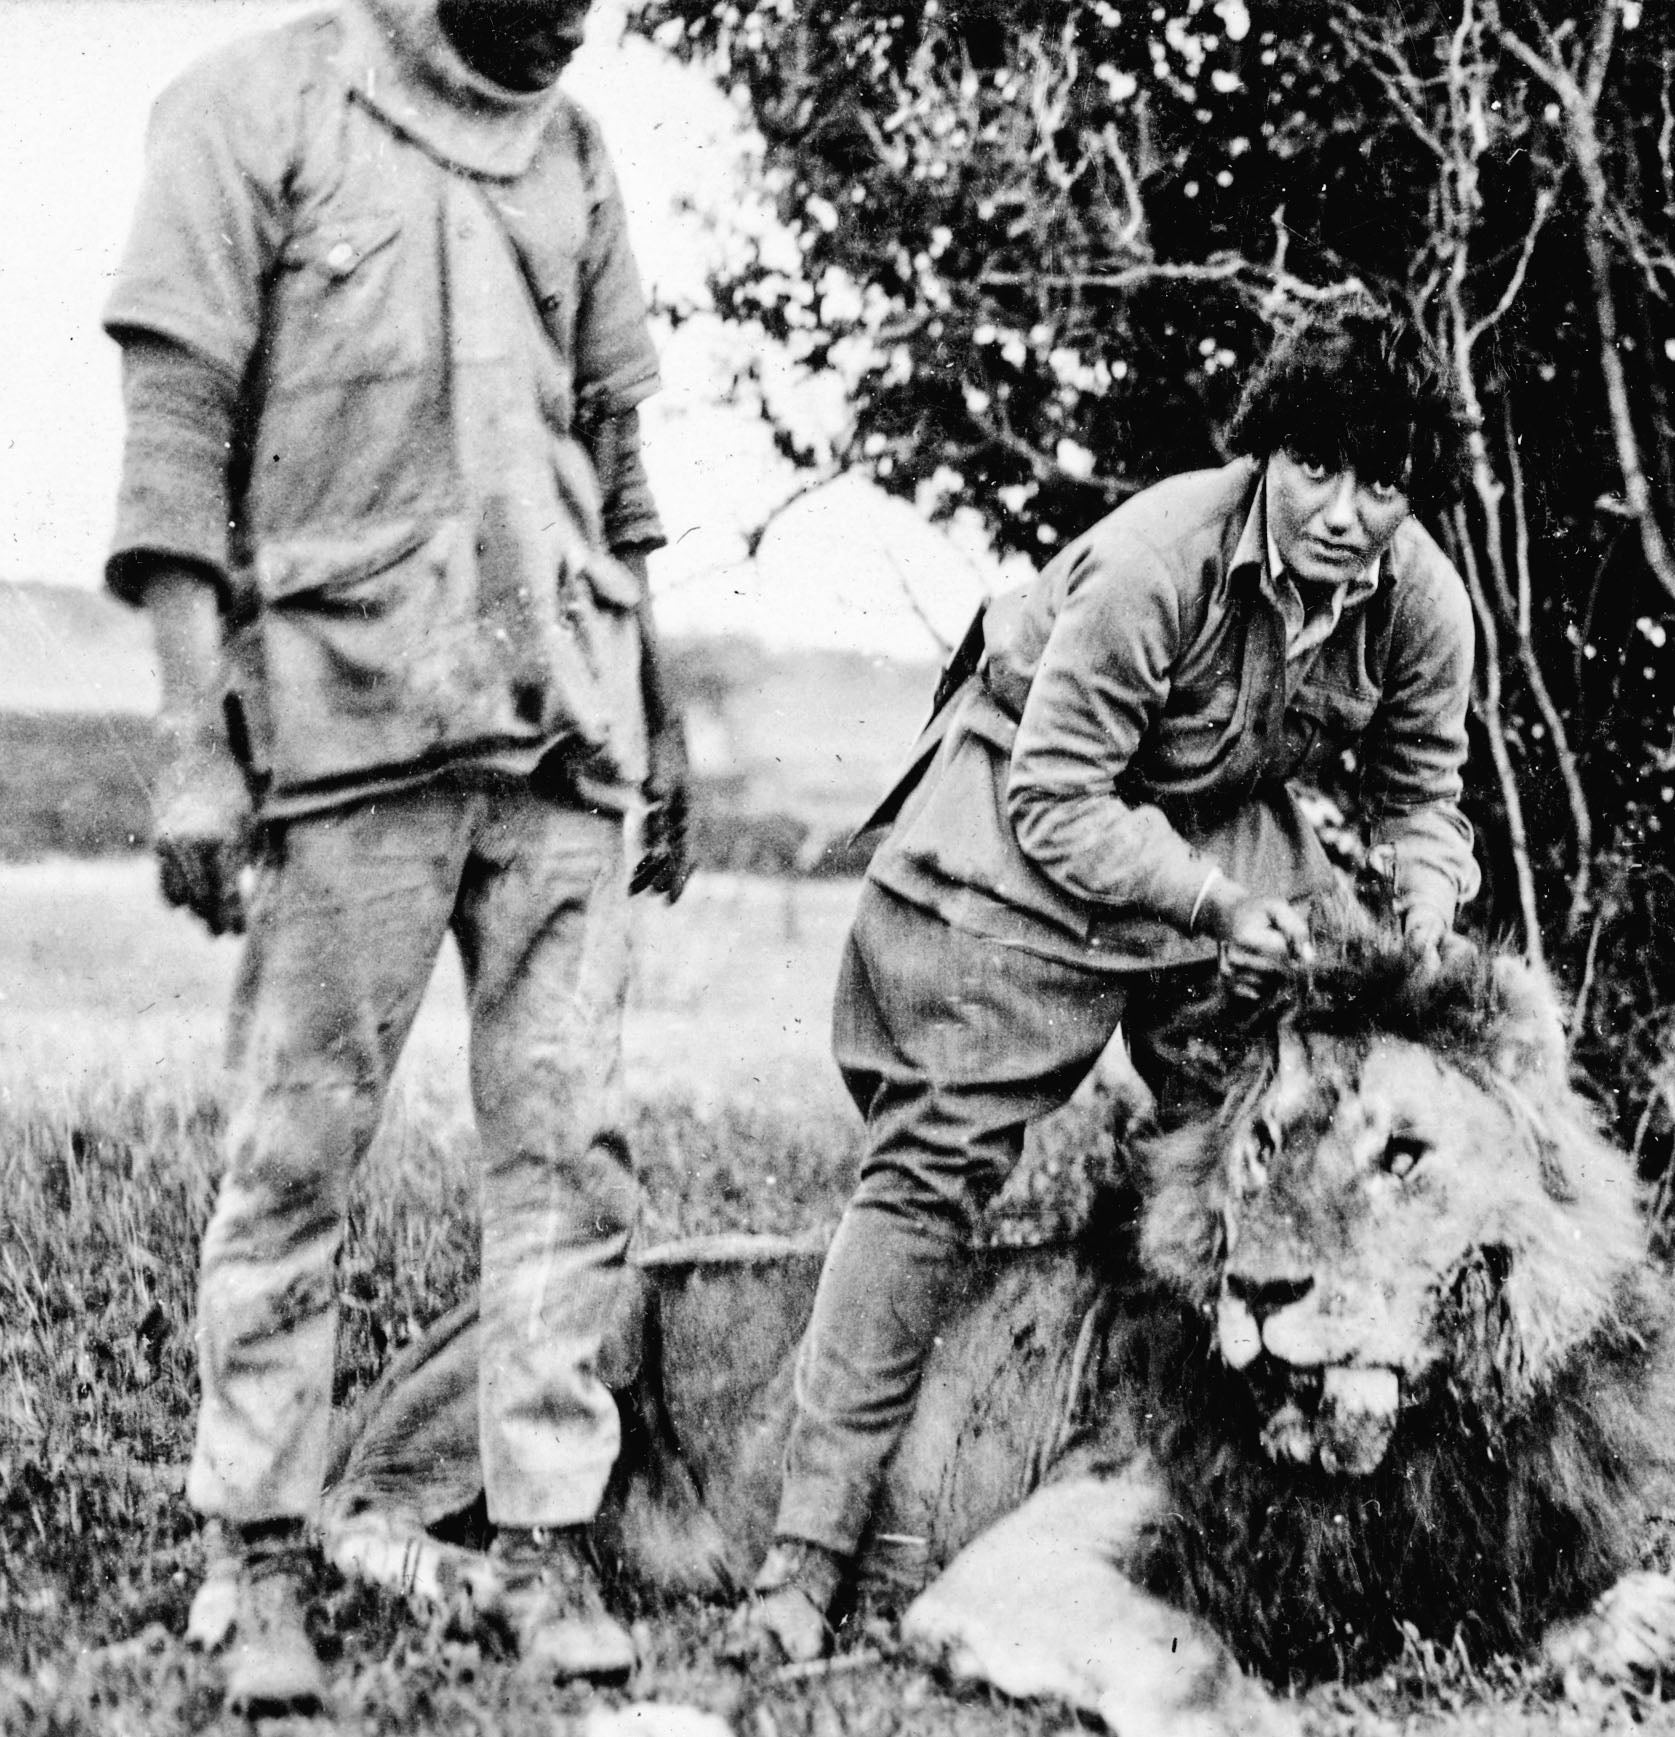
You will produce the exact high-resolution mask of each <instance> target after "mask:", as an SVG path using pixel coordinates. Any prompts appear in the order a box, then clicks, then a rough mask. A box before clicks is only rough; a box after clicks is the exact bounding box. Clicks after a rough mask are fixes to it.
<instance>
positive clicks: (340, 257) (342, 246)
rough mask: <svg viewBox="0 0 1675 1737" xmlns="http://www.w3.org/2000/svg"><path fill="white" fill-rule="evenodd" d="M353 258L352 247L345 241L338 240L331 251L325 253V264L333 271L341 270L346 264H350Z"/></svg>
mask: <svg viewBox="0 0 1675 1737" xmlns="http://www.w3.org/2000/svg"><path fill="white" fill-rule="evenodd" d="M354 259H355V250H354V248H353V247H351V246H350V245H349V243H348V242H347V241H340V242H338V243H337V245H336V246H335V247H333V248H332V250H331V252H330V253H328V254H327V255H326V264H327V265H329V266H330V267H331V268H332V269H333V270H334V271H342V270H343V269H344V268H345V267H346V266H349V265H352V264H353V263H354Z"/></svg>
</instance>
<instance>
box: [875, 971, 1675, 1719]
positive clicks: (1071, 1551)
mask: <svg viewBox="0 0 1675 1737" xmlns="http://www.w3.org/2000/svg"><path fill="white" fill-rule="evenodd" d="M1138 1158H1139V1165H1138V1180H1139V1187H1140V1193H1141V1202H1140V1205H1139V1209H1138V1213H1137V1215H1136V1218H1135V1221H1134V1238H1133V1244H1132V1254H1133V1257H1134V1263H1135V1268H1136V1269H1137V1270H1136V1271H1135V1272H1134V1274H1133V1275H1132V1276H1131V1277H1130V1278H1128V1279H1119V1280H1118V1281H1117V1288H1118V1289H1119V1290H1120V1292H1121V1293H1122V1294H1121V1301H1120V1305H1119V1306H1117V1307H1115V1308H1114V1309H1113V1310H1112V1313H1111V1320H1110V1325H1109V1327H1108V1329H1107V1331H1106V1336H1105V1341H1104V1348H1103V1354H1102V1359H1101V1367H1100V1372H1099V1376H1098V1379H1097V1381H1096V1383H1095V1388H1096V1395H1097V1397H1096V1399H1095V1402H1094V1405H1093V1408H1092V1413H1091V1416H1090V1417H1089V1420H1088V1423H1087V1427H1086V1430H1085V1432H1084V1434H1083V1435H1082V1438H1081V1439H1080V1440H1079V1441H1077V1442H1075V1443H1074V1444H1072V1445H1070V1446H1069V1447H1067V1450H1066V1452H1065V1453H1064V1455H1063V1456H1062V1457H1061V1459H1060V1460H1059V1462H1058V1464H1057V1465H1056V1466H1055V1467H1053V1468H1052V1469H1051V1470H1050V1472H1049V1473H1048V1475H1047V1477H1046V1479H1045V1481H1044V1483H1043V1485H1042V1487H1041V1488H1040V1489H1039V1490H1038V1491H1037V1492H1036V1493H1034V1494H1033V1495H1031V1496H1030V1497H1029V1498H1028V1499H1027V1500H1026V1501H1025V1502H1023V1503H1022V1504H1021V1505H1020V1506H1019V1508H1018V1509H1017V1510H1016V1511H1015V1512H1014V1513H1012V1514H1011V1515H1009V1516H1008V1517H1006V1518H1004V1519H1003V1520H1001V1521H1000V1522H998V1523H997V1524H995V1525H994V1526H992V1527H990V1528H989V1529H987V1530H986V1531H985V1532H984V1533H983V1534H982V1535H981V1536H979V1537H978V1538H977V1539H976V1540H975V1541H974V1542H973V1543H971V1544H970V1545H969V1546H968V1547H967V1548H966V1549H964V1550H963V1551H962V1552H961V1553H960V1554H959V1555H958V1556H957V1557H956V1558H955V1560H954V1561H953V1562H952V1563H951V1564H950V1566H949V1567H948V1568H947V1569H946V1571H945V1572H944V1573H943V1574H942V1575H941V1576H940V1577H939V1578H938V1579H937V1580H936V1581H935V1583H934V1584H932V1585H931V1586H930V1587H929V1588H928V1589H927V1590H926V1591H925V1592H924V1593H923V1594H922V1595H921V1596H920V1597H918V1599H917V1600H916V1601H915V1602H914V1603H913V1604H912V1605H911V1606H910V1607H909V1609H908V1611H907V1613H906V1616H905V1618H904V1621H903V1625H902V1626H903V1635H904V1638H905V1639H906V1641H907V1642H908V1644H909V1645H910V1646H911V1647H913V1648H914V1649H915V1650H916V1651H917V1652H918V1653H919V1654H920V1655H921V1656H922V1657H925V1658H927V1659H932V1660H935V1661H936V1662H938V1663H939V1664H940V1665H942V1666H943V1667H944V1668H945V1669H947V1670H948V1671H949V1672H951V1674H953V1675H954V1676H956V1677H967V1678H970V1677H977V1678H981V1679H983V1680H985V1681H987V1682H988V1683H990V1684H992V1685H993V1686H995V1687H997V1688H999V1689H1002V1690H1004V1691H1007V1692H1009V1693H1012V1694H1016V1695H1036V1694H1043V1693H1047V1694H1052V1695H1055V1696H1057V1697H1059V1698H1061V1699H1064V1700H1067V1701H1070V1702H1072V1703H1074V1704H1076V1705H1078V1706H1080V1707H1083V1708H1085V1709H1086V1710H1088V1711H1090V1712H1094V1713H1096V1714H1098V1715H1099V1716H1100V1717H1101V1718H1102V1719H1103V1720H1104V1721H1105V1722H1106V1723H1107V1724H1108V1725H1110V1726H1111V1727H1113V1728H1114V1729H1116V1730H1118V1731H1121V1732H1123V1733H1130V1732H1145V1733H1151V1732H1164V1731H1174V1730H1179V1731H1182V1732H1198V1731H1222V1730H1225V1731H1229V1732H1231V1731H1245V1730H1250V1729H1253V1728H1259V1727H1261V1726H1263V1725H1264V1724H1273V1723H1275V1722H1277V1719H1278V1712H1277V1704H1276V1703H1273V1702H1271V1701H1270V1700H1269V1698H1268V1696H1267V1694H1266V1692H1265V1690H1264V1688H1263V1687H1262V1686H1261V1685H1262V1683H1263V1682H1264V1681H1266V1682H1273V1683H1280V1684H1301V1683H1307V1682H1311V1681H1315V1680H1319V1679H1322V1678H1327V1677H1357V1676H1363V1675H1366V1674H1369V1673H1371V1672H1373V1671H1376V1670H1377V1669H1378V1668H1380V1667H1381V1666H1383V1665H1385V1664H1386V1663H1388V1662H1389V1661H1390V1660H1391V1658H1392V1657H1393V1656H1394V1655H1395V1654H1396V1653H1397V1652H1398V1651H1399V1650H1400V1648H1401V1646H1402V1644H1403V1639H1404V1634H1406V1633H1417V1634H1418V1635H1420V1636H1430V1637H1435V1638H1437V1639H1439V1640H1441V1641H1443V1642H1448V1641H1449V1640H1451V1639H1452V1637H1453V1636H1455V1635H1456V1634H1457V1633H1459V1634H1464V1635H1466V1636H1467V1637H1468V1639H1469V1641H1470V1642H1471V1644H1472V1647H1473V1650H1474V1651H1476V1650H1477V1649H1478V1648H1483V1649H1487V1650H1491V1651H1496V1652H1515V1651H1519V1650H1521V1649H1523V1648H1525V1647H1527V1646H1529V1645H1531V1644H1532V1643H1535V1644H1537V1645H1538V1646H1540V1647H1541V1648H1542V1649H1543V1650H1544V1654H1545V1657H1546V1659H1547V1661H1548V1663H1549V1664H1550V1665H1551V1666H1552V1667H1553V1668H1554V1669H1555V1670H1557V1671H1560V1672H1573V1671H1577V1670H1580V1669H1593V1670H1595V1671H1597V1672H1598V1673H1599V1674H1601V1675H1603V1676H1615V1677H1619V1678H1621V1677H1624V1676H1629V1675H1632V1674H1635V1673H1644V1674H1648V1675H1652V1674H1656V1673H1659V1672H1663V1671H1667V1670H1668V1669H1669V1668H1670V1666H1671V1665H1675V1582H1672V1581H1671V1580H1670V1579H1668V1578H1667V1577H1665V1576H1664V1575H1662V1574H1658V1573H1654V1572H1650V1571H1644V1570H1641V1569H1640V1566H1639V1565H1640V1563H1641V1562H1642V1559H1643V1557H1644V1555H1645V1553H1646V1551H1647V1548H1648V1544H1649V1541H1650V1537H1651V1531H1652V1527H1653V1523H1654V1521H1655V1519H1656V1518H1657V1517H1658V1516H1659V1515H1660V1514H1661V1513H1662V1512H1663V1511H1664V1510H1665V1508H1666V1506H1667V1503H1668V1499H1669V1495H1670V1489H1671V1485H1670V1478H1671V1472H1672V1469H1675V1341H1672V1339H1671V1314H1672V1302H1671V1297H1670V1289H1669V1283H1668V1279H1667V1277H1666V1275H1665V1273H1664V1272H1663V1271H1662V1270H1661V1269H1660V1268H1659V1267H1658V1266H1656V1265H1655V1264H1654V1262H1653V1261H1652V1259H1651V1257H1650V1254H1649V1251H1648V1239H1647V1227H1646V1224H1645V1221H1644V1219H1643V1216H1642V1213H1641V1211H1640V1207H1639V1203H1638V1201H1637V1189H1636V1183H1635V1178H1634V1176H1633V1173H1632V1170H1631V1167H1630V1165H1629V1163H1628V1161H1627V1160H1626V1159H1625V1157H1624V1156H1623V1155H1622V1154H1621V1153H1620V1152H1618V1151H1616V1150H1615V1149H1613V1148H1612V1147H1611V1146H1610V1145H1609V1144H1608V1143H1607V1142H1606V1140H1605V1139H1604V1138H1603V1137H1602V1135H1601V1133H1600V1132H1599V1129H1598V1127H1597V1125H1596V1121H1595V1118H1594V1116H1593V1115H1592V1113H1591V1112H1590V1109H1589V1106H1588V1105H1587V1104H1586V1102H1585V1100H1584V1099H1583V1098H1582V1096H1581V1095H1580V1094H1579V1093H1578V1091H1577V1090H1576V1089H1575V1088H1574V1086H1573V1085H1572V1084H1571V1082H1570V1079H1569V1077H1568V1072H1567V1066H1566V1055H1565V1044H1564V1039H1563V1033H1562V1029H1561V1025H1560V1021H1559V1018H1558V1015H1557V1010H1556V1004H1555V1000H1554V997H1553V994H1552V992H1551V990H1550V988H1549V987H1548V985H1547V984H1546V983H1545V981H1544V980H1543V979H1542V978H1541V976H1540V975H1539V974H1538V973H1537V972H1535V971H1533V970H1531V969H1530V968H1529V967H1528V966H1526V965H1524V964H1522V963H1521V962H1520V961H1518V960H1516V959H1514V958H1512V957H1510V956H1504V955H1503V956H1500V957H1494V956H1490V955H1485V954H1481V953H1478V952H1476V951H1475V950H1472V949H1462V950H1460V951H1459V952H1457V953H1456V954H1455V955H1454V956H1453V957H1452V958H1451V959H1450V962H1449V964H1448V966H1447V968H1446V969H1444V970H1442V971H1441V972H1439V973H1437V974H1436V975H1434V976H1427V975H1426V974H1424V973H1423V972H1416V971H1415V969H1414V967H1413V964H1412V962H1411V961H1410V960H1408V959H1407V958H1406V957H1405V956H1404V955H1403V954H1402V953H1401V951H1400V949H1399V947H1397V946H1395V945H1393V944H1391V943H1389V942H1385V943H1383V944H1380V943H1378V942H1377V941H1375V940H1363V941H1362V942H1360V943H1358V944H1352V945H1348V946H1346V948H1345V949H1344V951H1343V952H1342V954H1341V956H1340V957H1339V958H1338V959H1337V960H1336V961H1335V962H1334V963H1333V964H1332V965H1331V966H1330V967H1329V968H1323V969H1322V970H1320V971H1319V972H1318V973H1317V974H1316V975H1315V977H1314V979H1313V981H1312V983H1310V984H1308V985H1307V986H1306V988H1305V990H1304V992H1303V993H1302V995H1301V997H1300V999H1299V1000H1298V1002H1297V1003H1296V1004H1295V1005H1294V1006H1292V1007H1291V1008H1290V1009H1288V1010H1287V1011H1286V1012H1285V1014H1284V1016H1283V1017H1282V1018H1281V1019H1279V1020H1278V1021H1277V1023H1276V1024H1275V1026H1274V1028H1273V1030H1272V1033H1271V1035H1270V1037H1269V1038H1268V1039H1267V1040H1266V1041H1264V1042H1262V1043H1260V1044H1258V1045H1257V1046H1256V1047H1255V1050H1254V1053H1252V1054H1251V1055H1250V1056H1249V1057H1248V1059H1247V1061H1246V1063H1245V1066H1244V1069H1243V1072H1242V1074H1241V1075H1240V1077H1239V1079H1238V1081H1237V1084H1236V1086H1235V1088H1234V1089H1233V1090H1232V1091H1231V1092H1230V1094H1229V1095H1228V1098H1227V1100H1226V1102H1225V1104H1224V1106H1223V1108H1222V1110H1221V1113H1220V1114H1219V1115H1217V1116H1216V1117H1214V1118H1213V1119H1212V1120H1210V1121H1208V1122H1206V1123H1202V1124H1200V1125H1198V1126H1195V1127H1190V1128H1188V1129H1185V1130H1183V1131H1181V1132H1179V1133H1177V1134H1174V1135H1171V1136H1168V1137H1159V1138H1154V1139H1152V1140H1150V1141H1143V1142H1140V1143H1139V1146H1138Z"/></svg>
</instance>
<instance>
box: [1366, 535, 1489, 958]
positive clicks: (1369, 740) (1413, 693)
mask: <svg viewBox="0 0 1675 1737" xmlns="http://www.w3.org/2000/svg"><path fill="white" fill-rule="evenodd" d="M1475 637H1476V635H1475V624H1474V622H1473V619H1472V613H1471V602H1470V599H1469V598H1468V597H1467V596H1466V591H1465V587H1464V585H1463V584H1461V582H1460V580H1459V578H1458V576H1457V575H1455V574H1454V573H1453V572H1452V570H1448V571H1446V572H1443V573H1439V574H1436V575H1433V576H1431V577H1429V578H1428V579H1427V580H1426V581H1425V582H1424V583H1421V584H1419V585H1416V586H1414V587H1413V588H1412V590H1411V591H1410V592H1409V594H1408V595H1407V596H1406V597H1404V598H1403V600H1402V604H1401V607H1400V608H1399V610H1398V613H1397V616H1396V619H1395V621H1394V623H1393V625H1392V632H1391V647H1390V662H1389V666H1388V667H1387V669H1386V672H1385V680H1384V693H1383V697H1382V699H1381V700H1380V702H1379V707H1378V710H1377V712H1376V713H1375V714H1374V716H1373V720H1372V724H1371V727H1370V729H1369V731H1368V734H1367V737H1366V739H1365V741H1364V742H1363V750H1362V751H1363V763H1364V771H1363V775H1362V787H1361V793H1362V799H1363V802H1364V803H1365V805H1366V808H1367V811H1368V815H1369V836H1370V840H1371V843H1372V845H1373V846H1374V848H1375V849H1378V848H1383V849H1384V850H1385V851H1386V852H1388V853H1389V854H1390V855H1391V856H1392V858H1393V862H1394V889H1395V901H1396V908H1397V910H1398V912H1400V913H1401V914H1403V915H1404V916H1405V915H1406V914H1407V912H1408V911H1410V910H1414V909H1419V908H1424V909H1428V910H1432V911H1435V912H1437V913H1438V914H1439V915H1441V916H1442V917H1443V918H1444V920H1445V921H1446V922H1447V923H1448V924H1449V925H1450V926H1452V924H1453V922H1454V919H1455V916H1456V915H1457V913H1458V910H1459V907H1460V906H1461V905H1463V904H1465V903H1466V902H1467V901H1468V900H1469V899H1470V898H1471V897H1472V896H1473V895H1474V894H1475V893H1476V891H1477V888H1478V883H1479V878H1480V877H1479V871H1478V866H1477V861H1476V858H1475V857H1474V856H1473V854H1472V841H1473V835H1472V828H1471V823H1470V822H1469V821H1468V820H1467V819H1466V817H1465V815H1464V814H1463V813H1462V812H1461V810H1460V795H1461V789H1462V782H1463V781H1462V770H1463V768H1464V766H1465V759H1466V714H1467V711H1468V709H1469V707H1470V705H1471V682H1472V659H1473V651H1474V645H1475Z"/></svg>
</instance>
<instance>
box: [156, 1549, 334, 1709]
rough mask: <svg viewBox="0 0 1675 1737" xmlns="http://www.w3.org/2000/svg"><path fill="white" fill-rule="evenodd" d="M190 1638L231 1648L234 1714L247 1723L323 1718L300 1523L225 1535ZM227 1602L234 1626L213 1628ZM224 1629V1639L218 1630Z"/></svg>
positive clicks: (229, 1685) (229, 1700)
mask: <svg viewBox="0 0 1675 1737" xmlns="http://www.w3.org/2000/svg"><path fill="white" fill-rule="evenodd" d="M218 1531H219V1536H216V1535H215V1534H214V1533H212V1534H211V1536H210V1538H209V1539H208V1540H207V1541H206V1542H207V1543H208V1547H209V1551H210V1559H209V1562H208V1564H207V1567H206V1572H205V1576H204V1585H203V1587H202V1588H201V1589H200V1592H199V1595H198V1597H197V1598H196V1599H195V1600H194V1601H193V1611H192V1618H191V1620H190V1621H189V1623H188V1636H189V1638H194V1639H201V1640H204V1641H206V1642H208V1643H209V1644H211V1645H217V1644H220V1643H228V1644H227V1652H226V1707H227V1711H228V1712H230V1713H233V1714H235V1715H240V1716H242V1717H244V1718H247V1719H269V1718H282V1717H284V1716H286V1715H287V1714H302V1715H307V1714H315V1713H324V1712H325V1711H326V1710H327V1706H328V1702H329V1700H330V1687H329V1685H328V1683H327V1681H326V1673H325V1668H324V1666H322V1665H321V1663H320V1659H319V1655H318V1654H317V1653H316V1652H315V1651H314V1643H313V1642H312V1641H311V1640H310V1639H309V1638H308V1631H307V1629H306V1628H305V1627H304V1626H303V1620H302V1603H303V1601H302V1589H303V1584H304V1579H305V1576H306V1573H307V1567H308V1559H307V1548H306V1544H305V1539H304V1532H303V1526H302V1523H301V1521H269V1522H264V1523H262V1524H259V1525H256V1526H246V1527H242V1528H241V1527H232V1526H229V1527H225V1528H220V1529H218ZM216 1600H220V1601H221V1602H222V1603H223V1604H224V1606H225V1611H226V1613H227V1614H230V1616H231V1619H232V1620H231V1624H230V1625H228V1624H227V1623H226V1622H224V1621H222V1622H219V1623H217V1622H214V1621H211V1620H206V1619H207V1618H208V1617H209V1615H210V1613H209V1611H208V1610H207V1609H206V1610H205V1611H204V1612H202V1613H200V1610H199V1606H200V1605H208V1604H210V1603H212V1602H214V1601H216ZM216 1628H219V1630H220V1633H219V1634H216V1633H215V1632H214V1630H215V1629H216Z"/></svg>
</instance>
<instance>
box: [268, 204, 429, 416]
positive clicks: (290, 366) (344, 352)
mask: <svg viewBox="0 0 1675 1737" xmlns="http://www.w3.org/2000/svg"><path fill="white" fill-rule="evenodd" d="M414 275H415V274H413V273H412V271H411V270H410V269H409V262H408V256H407V249H406V247H405V246H404V245H403V224H402V218H401V216H400V214H399V213H397V212H393V211H383V212H365V213H359V214H353V215H346V216H340V217H332V216H328V217H326V218H324V219H323V220H322V221H321V222H319V223H317V224H316V225H314V227H312V228H310V229H306V230H300V231H298V232H297V233H296V234H294V235H292V236H291V237H290V239H289V240H288V241H287V242H286V243H285V246H284V248H283V249H282V250H281V252H280V255H279V277H278V281H277V283H276V284H275V288H274V293H275V296H276V299H277V302H278V312H277V315H276V317H275V318H274V319H273V321H272V323H271V328H270V329H271V330H272V331H273V333H274V335H275V337H274V343H275V348H274V357H273V363H272V371H273V381H274V384H275V386H276V387H277V388H278V389H279V390H281V391H285V390H290V389H295V388H300V387H305V386H319V385H327V384H332V385H337V384H341V383H343V382H345V381H350V380H367V379H384V378H388V377H389V376H391V375H394V374H404V373H410V372H412V371H414V370H415V369H417V368H420V367H422V366H423V364H424V358H425V351H426V344H425V329H424V328H425V305H424V302H423V301H422V299H421V298H419V297H418V295H417V293H416V285H415V282H414Z"/></svg>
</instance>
